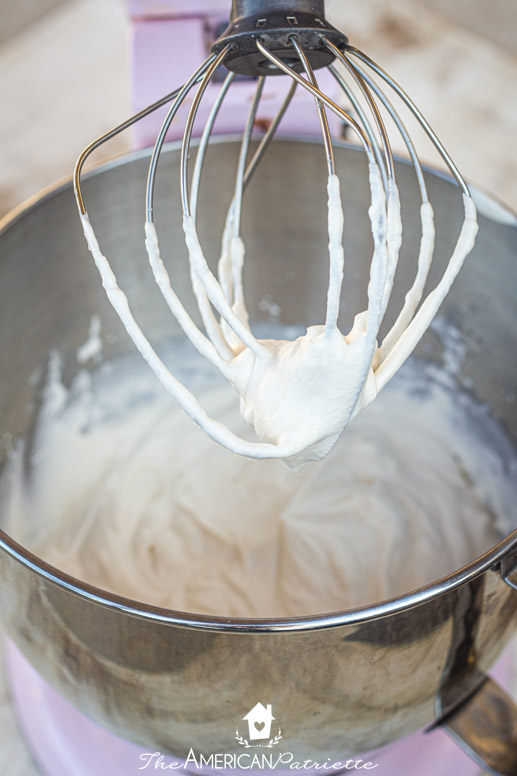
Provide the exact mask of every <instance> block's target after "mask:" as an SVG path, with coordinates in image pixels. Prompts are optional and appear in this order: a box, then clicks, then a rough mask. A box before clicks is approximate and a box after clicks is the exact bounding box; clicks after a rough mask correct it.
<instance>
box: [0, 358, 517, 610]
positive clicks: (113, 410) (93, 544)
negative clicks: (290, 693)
mask: <svg viewBox="0 0 517 776" xmlns="http://www.w3.org/2000/svg"><path fill="white" fill-rule="evenodd" d="M172 357H173V358H174V359H177V360H178V361H179V362H180V363H182V364H183V367H184V378H185V382H186V384H187V385H189V388H190V389H192V390H195V391H196V392H198V393H199V395H200V396H201V397H202V399H203V402H204V403H205V404H206V407H207V409H208V411H209V412H211V413H214V415H217V416H218V417H220V418H221V419H222V420H223V422H224V423H225V424H226V425H227V427H228V428H229V429H231V430H232V432H233V433H235V434H239V435H241V434H242V436H243V438H246V437H247V436H248V437H250V436H251V435H252V433H253V432H252V431H251V430H250V429H249V428H248V427H247V426H246V424H245V423H244V422H243V420H242V418H241V417H240V414H239V411H238V408H237V407H236V405H235V401H234V395H233V391H232V389H231V387H230V386H229V385H228V384H227V383H226V382H225V381H223V380H220V379H217V378H216V379H214V378H213V376H212V375H211V373H210V371H209V369H208V368H207V369H205V370H204V371H203V362H202V360H201V359H199V358H194V357H193V356H188V357H187V356H185V357H183V356H181V352H180V357H178V353H177V351H174V353H173V356H172ZM135 360H136V359H135ZM166 360H170V359H168V358H167V359H166ZM136 361H137V360H136ZM182 374H183V372H182ZM485 439H487V440H489V441H488V442H485V441H484V440H485ZM516 471H517V465H516V461H515V453H514V452H513V451H512V448H511V446H510V444H509V443H508V442H507V441H506V439H505V437H504V436H503V434H502V432H501V431H500V430H499V429H498V427H497V426H496V424H495V423H493V422H492V421H491V420H490V419H489V417H488V416H487V413H486V412H485V409H484V408H483V407H477V405H475V404H474V403H473V402H471V401H469V400H467V397H465V396H464V395H460V394H458V392H457V391H456V390H455V389H454V386H453V385H452V383H451V385H444V384H443V381H441V382H440V381H434V380H433V379H432V375H429V374H428V373H426V372H425V370H424V371H422V368H421V367H420V368H417V366H416V364H415V365H412V364H410V365H408V366H406V367H405V369H404V370H403V371H402V373H401V374H399V375H398V376H397V379H396V380H394V381H393V383H392V384H391V385H390V386H389V387H388V388H387V389H386V390H385V391H383V393H382V394H381V395H380V396H379V397H378V399H377V400H376V401H375V402H374V403H373V404H372V405H371V406H370V407H368V408H367V409H366V410H365V411H364V412H362V413H361V415H360V416H359V417H358V418H357V419H356V421H355V422H354V423H353V424H352V425H351V426H350V428H349V430H348V432H347V434H346V435H345V436H343V437H342V438H341V439H340V440H339V441H338V443H337V444H336V445H335V447H334V449H333V451H332V452H331V453H330V454H329V455H328V456H327V457H326V458H325V460H324V461H322V462H320V464H319V465H318V466H316V467H308V468H306V469H304V470H303V471H302V472H301V473H300V474H299V475H298V476H297V477H293V476H292V474H291V472H290V471H289V470H288V469H287V468H286V467H285V466H283V465H282V464H281V463H280V462H278V461H274V460H269V461H263V462H256V461H252V460H247V459H245V458H243V457H240V456H235V455H233V454H232V453H231V452H229V451H227V450H224V449H221V447H220V446H219V445H218V444H216V443H215V442H214V441H213V440H211V439H210V438H209V437H207V436H206V434H204V433H203V432H202V430H200V429H199V428H197V427H196V426H195V425H194V424H192V423H190V421H189V419H188V417H187V416H186V415H185V414H184V413H183V412H182V411H181V409H180V408H179V407H178V406H177V405H176V404H175V403H171V402H170V401H169V400H168V397H167V396H163V394H161V393H160V390H159V388H158V389H157V388H156V386H155V384H154V381H153V377H152V375H151V374H148V373H147V372H146V370H145V368H144V367H140V365H139V363H138V361H137V363H135V362H134V361H133V360H130V361H129V362H128V364H127V366H124V365H123V364H122V365H121V364H118V365H114V366H111V367H110V365H109V364H106V365H105V366H104V367H101V368H100V369H98V370H97V371H96V372H94V373H93V375H92V374H90V373H87V372H82V373H80V374H79V375H78V377H77V378H76V380H75V382H74V383H73V385H72V386H71V387H70V388H69V389H65V387H64V386H63V385H62V382H61V378H60V374H59V363H58V361H57V360H56V359H54V360H53V362H52V364H51V370H50V377H49V381H48V386H47V389H46V392H45V397H44V402H43V408H42V411H41V413H40V417H39V421H38V428H37V431H36V434H35V437H34V439H33V440H32V443H31V446H30V447H29V448H27V449H25V450H24V449H23V446H21V447H20V448H19V449H18V450H17V451H16V453H15V454H14V455H13V457H12V459H11V461H10V463H9V466H8V467H7V470H6V471H5V473H4V476H3V478H2V500H3V506H4V509H3V512H4V514H5V515H6V516H7V518H8V520H7V525H6V526H5V527H6V529H7V530H8V531H9V532H10V533H11V534H12V535H14V537H15V538H17V539H18V540H20V541H21V542H23V543H24V544H26V545H28V546H30V547H31V548H32V549H34V550H35V551H36V552H37V553H38V554H39V555H40V556H41V557H43V558H44V559H45V560H46V561H48V562H50V563H52V564H54V565H55V566H57V567H58V568H59V569H61V570H64V571H67V572H68V573H70V574H72V575H73V576H75V577H77V578H79V579H81V580H84V581H87V582H89V583H90V584H93V585H96V586H98V587H100V588H103V589H106V590H109V591H112V592H115V593H118V594H120V595H123V596H126V597H129V598H133V599H136V600H139V601H144V602H148V603H152V604H154V605H159V606H164V607H168V608H172V609H177V610H183V611H189V612H195V613H206V614H214V615H221V616H240V617H275V616H279V617H283V616H298V615H307V614H316V613H322V612H330V611H337V610H343V609H346V608H349V607H356V606H361V605H366V604H371V603H374V602H377V601H379V600H382V599H386V598H390V597H392V596H396V595H398V594H403V593H407V592H408V591H410V590H412V589H414V588H417V587H419V586H421V585H424V584H427V583H430V582H432V581H433V580H436V579H438V578H440V577H442V576H444V575H446V574H449V573H451V572H453V571H454V570H456V569H458V568H460V567H461V566H463V565H464V564H466V563H468V562H469V561H471V560H473V559H474V558H475V557H477V556H479V555H480V554H481V553H482V552H484V551H485V550H487V549H488V548H489V547H491V546H492V545H493V544H494V542H495V541H496V539H497V537H498V536H499V535H500V533H502V532H505V531H506V530H508V517H509V515H510V514H511V509H512V504H515V502H516V500H517V493H516V484H515V483H516V482H517V478H516V477H515V473H516Z"/></svg>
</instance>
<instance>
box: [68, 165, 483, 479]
mask: <svg viewBox="0 0 517 776" xmlns="http://www.w3.org/2000/svg"><path fill="white" fill-rule="evenodd" d="M369 178H370V189H371V206H370V209H369V218H370V223H371V229H372V235H373V241H374V253H373V258H372V262H371V271H370V282H369V286H368V308H367V310H365V311H361V312H359V313H358V314H357V315H356V317H355V321H354V325H353V327H352V329H351V330H350V331H349V332H348V333H347V334H343V333H342V332H341V331H340V330H339V328H338V325H337V321H338V313H339V301H340V297H341V289H342V284H343V276H344V252H343V224H344V217H343V208H342V204H341V196H340V186H339V179H338V177H337V176H336V175H330V177H329V181H328V214H329V215H328V228H329V256H330V265H329V289H328V296H327V312H326V320H325V322H324V323H320V324H316V325H313V326H309V327H308V329H307V332H306V334H305V335H303V336H301V337H299V338H297V339H296V340H294V341H288V340H260V339H257V338H256V337H255V336H254V334H253V332H252V330H251V328H250V325H249V322H248V314H247V312H246V307H245V301H244V291H243V284H242V269H243V264H244V252H245V251H244V245H243V243H242V240H241V238H240V237H239V236H238V235H235V234H232V227H233V218H234V214H233V210H232V206H230V211H229V215H228V219H227V225H226V229H225V233H224V235H223V249H222V255H221V259H220V262H219V272H218V275H219V277H218V278H216V277H215V275H214V274H213V273H212V271H211V270H210V269H209V267H208V264H207V262H206V259H205V257H204V254H203V250H202V248H201V245H200V242H199V239H198V235H197V231H196V225H195V220H194V218H193V217H192V216H186V217H185V218H184V231H185V238H186V243H187V248H188V252H189V259H190V269H191V277H192V284H193V288H194V292H195V294H196V298H197V301H198V305H199V308H200V311H201V314H202V317H203V321H204V324H205V329H206V334H205V333H204V332H202V331H201V330H200V329H199V328H198V327H197V326H196V325H195V324H194V322H193V320H192V318H191V317H190V315H189V313H188V312H187V310H186V309H185V308H184V306H183V304H182V303H181V301H180V300H179V298H178V296H177V295H176V293H175V292H174V290H173V288H172V286H171V282H170V278H169V275H168V273H167V271H166V269H165V265H164V263H163V261H162V259H161V256H160V249H159V244H158V237H157V233H156V229H155V227H154V224H153V223H152V222H149V221H148V222H147V223H146V238H147V239H146V247H147V252H148V256H149V261H150V264H151V267H152V269H153V272H154V275H155V278H156V281H157V283H158V285H159V287H160V290H161V291H162V294H163V296H164V298H165V300H166V302H167V304H168V306H169V308H170V310H171V312H172V313H173V314H174V316H175V317H176V318H177V320H178V322H179V323H180V325H181V327H182V328H183V331H184V332H185V334H186V336H187V337H188V338H189V339H190V341H191V342H192V343H193V344H194V346H195V347H196V348H197V349H198V351H199V352H200V353H201V354H202V355H203V356H204V357H205V358H207V359H208V360H209V361H210V362H211V363H212V364H213V365H214V366H216V368H217V369H218V370H219V371H220V372H221V374H222V375H223V376H224V377H225V378H226V379H227V380H228V381H229V382H230V383H231V385H232V386H233V388H234V390H235V391H236V393H237V395H238V397H239V399H240V408H241V414H242V417H243V418H244V419H245V420H246V422H247V423H248V424H249V425H250V426H251V427H253V429H254V430H255V432H256V435H257V437H258V439H259V441H253V440H248V439H245V438H243V437H242V436H239V435H236V434H235V433H233V432H232V431H231V430H230V429H229V428H228V427H227V426H226V425H225V424H224V423H221V422H220V421H219V420H217V419H215V418H212V417H210V416H209V415H208V414H207V413H206V411H205V410H204V409H203V408H202V407H201V405H200V403H199V401H198V400H197V398H196V397H195V396H194V395H193V394H192V393H191V392H190V391H189V390H188V389H187V388H186V387H185V386H184V385H183V384H182V383H181V382H180V381H179V380H178V378H177V377H176V376H175V375H174V374H173V373H172V372H171V371H170V370H169V369H168V368H167V367H166V366H165V364H164V363H163V361H161V359H160V358H159V356H158V355H157V354H156V352H155V350H154V349H153V347H152V346H151V344H150V342H149V341H148V339H147V338H146V337H145V335H144V333H143V332H142V330H141V328H140V327H139V325H138V323H137V322H136V320H135V318H134V317H133V315H132V313H131V310H130V307H129V303H128V300H127V298H126V296H125V295H124V293H123V291H122V290H121V289H120V288H119V286H118V282H117V280H116V278H115V275H114V274H113V272H112V270H111V267H110V265H109V262H108V260H107V259H106V257H105V256H103V254H102V252H101V249H100V247H99V244H98V242H97V239H96V237H95V234H94V232H93V229H92V226H91V224H90V221H89V219H88V216H87V214H85V215H83V216H82V217H81V218H82V223H83V228H84V232H85V236H86V239H87V241H88V245H89V247H90V250H91V252H92V254H93V257H94V260H95V263H96V265H97V268H98V270H99V272H100V274H101V277H102V282H103V285H104V288H105V290H106V292H107V295H108V297H109V300H110V302H111V304H112V305H113V307H114V308H115V310H116V311H117V313H118V315H119V317H120V318H121V320H122V322H123V324H124V326H125V328H126V330H127V332H128V334H129V336H130V337H131V338H132V340H133V342H134V343H135V345H136V346H137V348H138V349H139V351H140V353H141V354H142V356H143V357H144V359H145V360H146V361H147V362H148V363H149V365H150V366H151V368H152V369H153V371H154V372H155V374H156V375H157V376H158V378H159V379H160V380H161V382H162V383H163V385H164V386H165V388H166V389H167V390H168V392H169V393H170V394H171V395H172V396H173V397H174V398H175V399H176V400H177V401H178V403H179V404H180V405H181V406H182V407H183V409H184V410H185V411H186V412H187V414H188V415H190V417H191V418H192V419H193V420H194V421H195V422H196V423H197V424H198V425H199V426H200V427H201V428H202V429H203V430H204V431H205V432H206V433H207V434H208V435H209V436H210V437H211V438H212V439H214V440H215V441H217V442H219V443H220V444H222V445H223V446H224V447H226V448H228V449H229V450H232V451H233V452H235V453H238V454H241V455H244V456H247V457H250V458H281V459H283V460H284V461H285V462H286V463H287V464H288V465H289V466H290V467H291V468H292V469H293V470H295V471H298V470H301V469H302V468H303V467H304V466H305V465H306V464H307V463H309V462H310V461H314V460H319V459H321V458H323V457H325V456H326V455H327V454H328V453H329V452H330V451H331V450H332V448H333V447H334V445H335V444H336V441H337V439H338V438H339V436H340V434H341V433H342V431H343V430H344V428H345V427H346V426H347V425H348V423H349V422H350V421H351V420H352V418H354V417H355V416H356V415H357V414H358V413H359V412H360V411H361V410H362V409H363V408H364V407H366V406H367V405H368V404H370V403H371V402H372V401H373V399H374V398H375V397H376V395H377V394H378V392H379V391H380V390H381V389H382V388H383V387H384V385H386V383H387V382H388V381H389V380H390V379H391V378H392V377H393V375H394V374H395V373H396V372H397V370H398V369H399V368H400V367H401V366H402V364H403V363H404V361H405V360H406V359H407V358H408V356H409V355H410V354H411V353H412V351H413V350H414V348H415V347H416V345H417V344H418V342H419V341H420V339H421V337H422V336H423V334H424V332H425V331H426V329H427V328H428V326H429V325H430V323H431V321H432V319H433V317H434V315H435V314H436V312H437V311H438V309H439V307H440V305H441V303H442V301H443V299H444V298H445V296H446V294H447V292H448V290H449V288H450V286H451V284H452V282H453V280H454V279H455V277H456V275H457V274H458V272H459V270H460V268H461V266H462V264H463V261H464V259H465V257H466V256H467V254H468V253H469V252H470V250H471V249H472V247H473V245H474V240H475V236H476V233H477V222H476V210H475V207H474V204H473V201H472V199H471V198H470V197H469V196H467V195H466V194H464V195H463V199H464V207H465V221H464V224H463V227H462V230H461V234H460V237H459V239H458V243H457V245H456V248H455V251H454V253H453V255H452V257H451V259H450V261H449V263H448V265H447V268H446V270H445V273H444V275H443V277H442V279H441V280H440V282H439V283H438V285H437V286H436V288H435V289H434V290H433V291H432V292H431V293H430V294H429V295H428V296H427V298H426V299H425V300H424V302H423V303H422V304H421V306H420V307H419V305H420V302H421V299H422V295H423V290H424V286H425V282H426V280H427V275H428V271H429V267H430V263H431V260H432V257H433V248H434V223H433V211H432V207H431V204H430V203H429V202H428V201H426V202H423V204H422V207H421V219H422V240H421V245H420V252H419V256H418V261H417V273H416V277H415V281H414V283H413V286H412V287H411V289H410V290H409V291H408V293H407V295H406V300H405V303H404V306H403V309H402V310H401V312H400V314H399V316H398V318H397V320H396V322H395V324H394V325H393V327H392V328H391V330H390V331H389V332H388V334H387V336H386V337H385V338H384V340H383V341H382V342H381V343H379V342H378V335H379V330H380V326H381V324H382V321H383V318H384V314H385V312H386V308H387V306H388V302H389V299H390V294H391V291H392V287H393V281H394V275H395V271H396V267H397V263H398V256H399V250H400V245H401V240H402V225H401V215H400V201H399V195H398V190H397V186H396V184H395V181H394V179H391V178H390V179H389V181H388V186H387V194H386V191H385V186H384V184H383V179H382V176H381V172H380V169H379V167H378V166H377V164H375V163H374V162H371V163H370V164H369ZM216 315H217V316H219V317H218V318H217V317H216Z"/></svg>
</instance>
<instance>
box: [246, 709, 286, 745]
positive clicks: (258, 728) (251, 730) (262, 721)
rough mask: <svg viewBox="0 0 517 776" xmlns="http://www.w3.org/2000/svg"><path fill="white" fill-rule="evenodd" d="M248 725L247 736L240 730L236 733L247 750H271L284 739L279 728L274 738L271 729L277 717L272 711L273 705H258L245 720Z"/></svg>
mask: <svg viewBox="0 0 517 776" xmlns="http://www.w3.org/2000/svg"><path fill="white" fill-rule="evenodd" d="M242 720H243V722H247V723H248V730H247V735H244V736H243V735H241V734H240V732H239V728H237V730H236V731H235V738H236V739H237V741H238V742H239V743H240V744H241V745H242V746H245V747H246V749H250V748H252V747H263V746H265V747H268V748H269V749H271V748H272V747H273V746H275V744H278V742H279V741H280V739H281V738H282V731H281V729H280V728H278V731H277V734H276V735H275V736H273V737H272V735H271V727H272V723H273V721H275V717H274V716H273V712H272V710H271V704H270V703H268V704H267V706H264V705H263V704H262V703H257V704H256V705H255V706H254V707H253V708H252V709H251V711H249V712H248V713H247V714H246V715H245V716H244V717H243V718H242ZM259 742H261V743H259Z"/></svg>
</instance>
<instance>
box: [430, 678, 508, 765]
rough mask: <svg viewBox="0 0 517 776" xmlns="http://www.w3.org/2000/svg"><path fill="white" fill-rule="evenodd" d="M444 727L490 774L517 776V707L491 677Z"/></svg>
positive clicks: (452, 714)
mask: <svg viewBox="0 0 517 776" xmlns="http://www.w3.org/2000/svg"><path fill="white" fill-rule="evenodd" d="M442 727H443V728H444V730H446V731H447V732H448V733H449V734H450V735H451V736H453V738H454V739H455V740H456V741H457V742H458V743H459V745H460V746H461V747H462V749H464V750H465V752H467V754H469V755H470V756H471V757H472V758H473V759H474V760H476V761H477V762H478V763H479V764H480V765H481V766H482V767H483V768H485V769H487V771H488V772H489V773H492V774H495V776H517V706H516V705H515V703H514V702H513V701H512V699H511V698H510V696H509V695H507V694H506V693H505V692H504V691H503V690H502V689H501V688H500V687H499V685H498V684H496V682H494V681H493V680H492V679H490V678H489V677H487V678H486V679H485V680H484V682H483V684H482V685H481V687H480V688H479V690H477V692H475V693H474V695H472V696H471V697H470V698H469V699H468V700H467V701H465V702H464V703H463V704H462V705H461V706H460V707H459V708H458V709H457V710H456V711H453V712H452V713H451V714H449V715H448V716H447V717H446V718H445V719H444V720H443V722H442Z"/></svg>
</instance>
